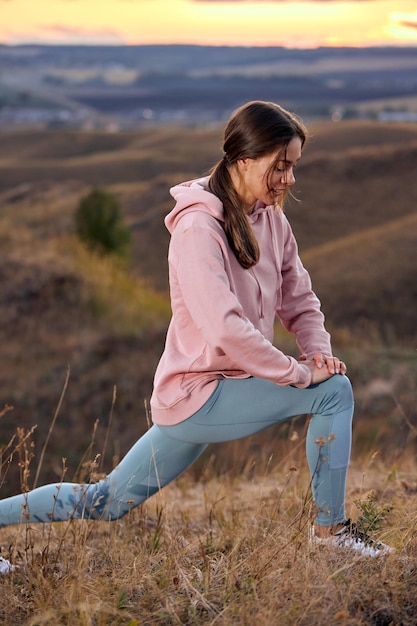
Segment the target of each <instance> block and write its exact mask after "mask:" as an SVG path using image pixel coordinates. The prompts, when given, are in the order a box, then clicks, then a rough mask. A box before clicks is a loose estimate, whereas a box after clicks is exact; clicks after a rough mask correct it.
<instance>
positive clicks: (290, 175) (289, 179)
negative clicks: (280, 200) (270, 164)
mask: <svg viewBox="0 0 417 626" xmlns="http://www.w3.org/2000/svg"><path fill="white" fill-rule="evenodd" d="M281 182H282V183H284V184H285V185H293V184H294V183H295V176H294V170H293V168H292V167H290V168H289V169H286V170H284V171H283V173H282V177H281Z"/></svg>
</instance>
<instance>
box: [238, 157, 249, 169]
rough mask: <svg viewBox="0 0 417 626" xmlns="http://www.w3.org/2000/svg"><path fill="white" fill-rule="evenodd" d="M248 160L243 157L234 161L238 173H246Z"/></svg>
mask: <svg viewBox="0 0 417 626" xmlns="http://www.w3.org/2000/svg"><path fill="white" fill-rule="evenodd" d="M248 160H249V159H248V158H246V157H245V158H243V159H238V160H237V161H236V164H237V167H238V169H239V171H240V172H246V170H247V169H248Z"/></svg>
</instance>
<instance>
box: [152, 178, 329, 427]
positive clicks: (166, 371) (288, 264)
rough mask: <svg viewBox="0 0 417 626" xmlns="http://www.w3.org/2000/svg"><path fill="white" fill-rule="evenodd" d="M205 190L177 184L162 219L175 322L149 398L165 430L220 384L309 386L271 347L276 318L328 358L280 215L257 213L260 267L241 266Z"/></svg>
mask: <svg viewBox="0 0 417 626" xmlns="http://www.w3.org/2000/svg"><path fill="white" fill-rule="evenodd" d="M207 183H208V178H202V179H199V180H194V181H190V182H186V183H183V184H181V185H177V186H176V187H173V188H172V189H171V195H172V196H173V197H174V199H175V200H176V205H175V208H174V209H173V210H172V211H171V212H170V213H169V215H167V217H166V219H165V224H166V227H167V228H168V230H169V232H170V233H171V242H170V248H169V254H168V261H169V278H170V289H171V306H172V320H171V323H170V325H169V328H168V333H167V337H166V344H165V350H164V353H163V355H162V357H161V360H160V362H159V365H158V367H157V370H156V373H155V380H154V391H153V394H152V398H151V408H152V419H153V421H154V422H155V423H156V424H160V425H172V424H176V423H178V422H182V421H183V420H185V419H187V418H188V417H190V416H191V415H192V414H193V413H195V412H196V411H197V410H198V409H199V408H201V407H202V405H203V404H204V403H205V402H206V400H208V398H209V397H210V395H211V394H212V393H213V391H214V389H215V388H216V385H217V382H218V380H220V379H221V378H247V377H249V376H258V377H260V378H266V379H268V380H271V381H272V382H274V383H276V384H277V385H295V386H297V387H308V385H309V384H310V383H311V374H310V370H309V369H308V367H307V366H306V365H303V364H302V363H299V362H298V361H297V360H296V359H295V358H293V357H290V356H286V355H285V354H283V352H281V351H280V350H278V348H276V347H275V346H273V344H272V341H273V334H274V320H275V316H276V315H277V316H278V317H279V319H280V320H281V322H282V324H283V325H284V327H285V328H286V329H287V330H289V331H290V332H292V333H294V334H295V336H296V340H297V344H298V347H299V348H300V350H301V351H302V352H303V353H305V354H307V357H308V358H310V357H312V356H313V355H314V354H315V353H317V352H319V353H323V354H328V355H331V346H330V335H329V334H328V333H327V332H326V330H325V328H324V316H323V314H322V313H321V311H320V302H319V300H318V299H317V296H316V295H315V294H314V293H313V291H312V289H311V281H310V278H309V275H308V273H307V271H306V270H305V269H304V267H303V265H302V263H301V261H300V258H299V256H298V249H297V244H296V241H295V238H294V235H293V233H292V230H291V227H290V225H289V223H288V221H287V219H286V217H285V215H284V214H283V212H282V211H274V208H273V207H272V206H265V205H264V204H262V203H258V204H257V205H256V206H255V209H254V211H253V213H251V214H250V215H249V219H250V221H251V225H252V228H253V230H254V233H255V236H256V238H257V241H258V243H259V247H260V251H261V254H260V260H259V262H258V263H257V264H256V265H255V266H254V267H252V268H250V269H244V268H242V266H241V265H240V264H239V262H238V261H237V259H236V257H235V255H234V253H233V251H232V250H231V248H230V246H229V244H228V241H227V238H226V235H225V232H224V230H223V226H222V222H223V205H222V203H221V202H220V200H219V199H218V198H217V197H216V196H214V195H213V194H212V193H210V192H209V191H208V190H207Z"/></svg>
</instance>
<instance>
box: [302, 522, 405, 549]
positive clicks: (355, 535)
mask: <svg viewBox="0 0 417 626" xmlns="http://www.w3.org/2000/svg"><path fill="white" fill-rule="evenodd" d="M310 541H311V542H312V543H317V544H321V545H327V546H334V547H336V548H348V549H350V550H354V551H356V552H357V553H358V554H359V555H360V556H371V557H375V556H386V555H387V554H391V553H392V552H395V548H392V547H390V546H387V545H386V544H385V543H382V541H375V539H371V537H369V535H367V534H366V533H364V532H362V531H361V530H359V529H358V527H357V525H356V524H355V523H354V522H351V520H350V519H348V520H346V522H344V526H343V528H341V529H340V530H339V531H338V532H337V533H335V534H334V535H331V536H330V537H325V538H323V539H322V538H321V537H317V535H316V534H315V532H314V526H311V529H310Z"/></svg>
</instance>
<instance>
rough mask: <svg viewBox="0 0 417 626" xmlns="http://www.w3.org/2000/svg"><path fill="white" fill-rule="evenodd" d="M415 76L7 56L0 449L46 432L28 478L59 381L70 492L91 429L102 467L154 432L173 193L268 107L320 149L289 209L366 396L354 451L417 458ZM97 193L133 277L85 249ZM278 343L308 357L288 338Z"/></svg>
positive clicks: (160, 58) (260, 64)
mask: <svg viewBox="0 0 417 626" xmlns="http://www.w3.org/2000/svg"><path fill="white" fill-rule="evenodd" d="M416 69H417V56H416V54H415V48H406V47H402V48H388V47H384V48H382V47H381V48H325V47H323V48H317V49H314V50H301V49H297V50H295V49H294V50H292V49H287V48H280V47H266V48H243V47H210V46H180V45H178V46H124V47H122V46H120V47H117V46H116V47H114V46H113V47H106V46H64V45H62V46H43V45H22V46H0V133H1V134H0V244H1V252H2V262H1V264H0V277H1V285H2V289H1V297H0V333H1V346H2V349H1V352H0V394H1V397H0V410H1V408H2V407H5V408H6V410H5V411H4V414H3V415H2V416H1V417H0V420H1V421H0V425H1V428H0V447H1V448H3V450H4V449H5V447H6V446H7V444H8V443H9V441H10V440H11V438H12V437H13V436H14V435H15V433H16V428H17V427H19V428H24V429H30V428H32V427H33V426H35V425H36V430H35V432H34V441H35V449H34V450H33V451H32V452H33V453H34V454H35V467H36V458H38V455H39V451H40V449H41V448H42V446H43V444H44V442H45V439H46V436H47V433H48V429H49V426H50V423H51V420H52V418H53V416H54V414H55V411H56V409H57V406H58V402H59V399H60V396H61V393H62V391H63V389H64V384H65V380H66V377H67V375H69V380H68V385H67V388H66V390H65V395H64V398H63V402H62V406H61V407H60V411H59V415H58V419H57V422H56V425H55V427H54V430H53V433H52V436H51V440H50V442H49V445H48V449H47V451H46V456H45V459H44V462H43V465H42V472H41V475H40V482H45V481H55V480H59V479H60V477H61V474H62V461H61V460H62V458H65V459H66V464H67V466H68V472H67V478H68V479H72V477H73V476H74V474H75V473H76V471H77V468H79V464H80V462H81V460H82V458H83V454H84V452H85V451H86V450H87V448H88V447H89V446H90V444H91V441H92V437H93V431H94V427H95V424H96V426H97V429H96V431H95V434H94V437H93V438H94V442H93V444H92V448H91V450H92V451H93V454H100V453H101V452H102V451H103V447H104V442H105V441H107V439H108V441H109V443H108V445H107V447H106V450H105V455H104V458H102V460H101V467H102V468H103V469H104V470H105V471H108V470H109V469H111V467H112V466H113V465H114V464H115V463H116V462H117V460H118V459H119V458H120V456H122V455H123V454H124V453H125V452H126V451H127V450H128V448H129V447H130V446H131V445H132V444H133V443H134V442H135V441H136V439H137V438H138V436H139V435H140V434H141V433H143V432H144V431H145V430H146V429H147V427H148V420H149V415H148V409H147V405H148V401H149V397H150V394H151V390H152V379H153V374H154V369H155V366H156V364H157V361H158V359H159V356H160V354H161V352H162V350H163V344H164V338H165V332H166V327H167V324H168V322H169V316H170V310H169V297H168V285H167V262H166V255H167V246H168V233H167V231H166V230H165V226H164V223H163V218H164V216H165V215H166V213H167V212H168V211H169V210H170V209H171V207H172V206H173V202H172V199H171V198H170V196H169V188H170V187H171V186H172V185H174V184H176V183H178V182H180V181H182V180H187V179H190V178H193V177H197V176H200V175H202V174H205V173H207V172H208V171H209V169H210V168H211V167H212V165H214V163H215V162H216V161H217V160H218V158H220V156H221V154H222V153H221V141H222V132H223V126H224V121H225V119H226V118H227V117H228V116H229V115H230V113H231V111H232V110H233V109H234V108H236V107H237V106H239V105H240V104H242V103H243V102H245V101H247V100H251V99H265V100H274V101H277V102H279V103H280V104H282V105H284V106H286V107H288V108H290V109H291V110H293V111H295V112H296V113H298V114H300V115H302V116H303V118H304V119H305V121H306V122H307V123H308V125H309V127H310V130H311V133H312V137H311V140H310V143H309V145H308V146H307V148H306V150H305V153H304V155H303V158H302V161H301V163H300V165H299V167H298V169H297V172H298V174H297V184H296V188H295V195H296V197H297V198H298V199H299V201H300V202H291V203H290V204H289V205H288V206H287V209H286V211H287V215H288V217H289V220H290V222H291V224H292V226H293V229H294V231H295V234H296V237H297V239H298V242H299V246H300V254H301V257H302V260H303V262H304V264H305V265H306V267H307V268H308V270H309V271H310V273H311V276H312V279H313V286H314V288H315V290H316V292H317V294H318V295H319V297H320V299H321V301H322V305H323V310H324V312H325V315H326V318H327V326H328V328H329V330H330V331H331V333H332V335H333V343H334V350H335V353H337V354H339V355H340V356H341V357H342V358H344V359H345V360H346V362H347V364H348V368H349V375H350V377H351V379H352V382H353V384H354V387H355V390H356V407H357V408H356V422H355V444H356V445H355V447H354V454H360V453H363V452H366V453H373V452H377V453H379V454H382V455H383V457H384V459H385V460H386V462H387V463H395V460H396V459H397V458H399V457H400V456H401V455H402V454H403V453H404V450H407V451H408V452H409V453H410V455H411V456H412V457H413V456H414V457H415V452H416V449H415V440H416V433H417V411H416V390H417V352H416V348H417V328H416V309H417V263H416V260H417V259H416V249H417V246H416V244H417V185H416V172H417V72H416ZM96 187H99V188H101V189H105V190H106V191H108V192H110V193H112V194H114V196H115V197H116V198H117V199H118V201H119V203H120V206H121V207H122V212H123V216H124V219H125V221H126V223H127V225H128V227H129V229H130V230H131V233H132V237H133V248H132V258H131V259H130V262H129V264H128V266H126V265H124V266H122V265H120V264H118V263H115V262H114V261H112V260H111V259H109V258H103V257H97V256H95V255H94V254H92V253H91V252H90V251H89V250H88V249H86V248H85V247H84V246H83V245H82V244H81V243H80V241H79V240H78V239H77V237H76V235H75V228H74V215H75V211H76V208H77V206H78V205H79V202H80V200H81V199H82V198H83V197H85V196H86V195H87V194H88V193H89V192H90V191H91V190H92V189H93V188H96ZM276 344H277V345H278V346H279V347H281V348H282V349H283V350H284V351H286V352H287V353H291V354H294V355H295V356H297V349H296V347H295V346H294V343H293V341H292V338H291V337H289V336H287V335H286V334H285V333H284V331H283V330H282V329H281V328H280V327H279V325H277V329H276ZM7 407H13V408H12V409H10V410H8V408H7ZM303 424H304V422H303V418H300V419H299V420H298V421H297V422H296V423H295V426H294V424H292V425H291V426H289V425H288V426H287V425H285V426H283V427H280V428H276V429H275V430H274V432H272V433H271V431H268V433H267V434H266V435H265V434H260V435H258V436H256V437H253V438H251V440H250V441H249V442H247V443H246V444H245V448H244V450H245V453H244V456H242V451H241V447H240V444H239V442H236V443H234V444H225V445H223V446H216V447H213V449H211V448H210V449H209V450H208V452H207V454H206V456H205V457H204V458H203V459H202V460H201V462H199V463H198V464H196V465H195V466H194V467H193V468H192V469H191V470H190V472H192V473H193V474H194V475H195V476H198V475H199V474H200V473H201V472H203V471H204V470H203V468H204V467H205V466H207V460H208V459H211V467H212V468H213V469H214V471H216V472H224V471H229V472H235V473H239V471H240V470H241V468H242V467H243V466H245V467H247V464H248V463H252V462H253V463H257V462H262V463H264V461H265V459H269V458H273V459H277V460H279V456H280V454H281V452H282V451H285V449H286V446H287V442H288V439H289V438H290V437H291V436H292V435H293V431H294V428H296V429H297V430H299V431H300V432H301V431H302V429H303V428H304V426H303ZM108 429H110V430H108ZM109 433H110V438H108V435H109ZM248 450H249V451H250V453H248ZM271 455H272V457H271ZM4 460H5V458H3V461H4ZM17 460H18V459H14V462H13V464H12V467H11V468H9V467H8V464H7V463H5V464H4V463H3V461H2V463H3V467H2V476H1V477H0V479H1V483H2V496H6V495H8V494H11V493H15V492H16V491H17V490H19V488H20V482H19V481H20V476H19V470H18V466H17ZM30 480H31V479H30V478H29V483H30Z"/></svg>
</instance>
